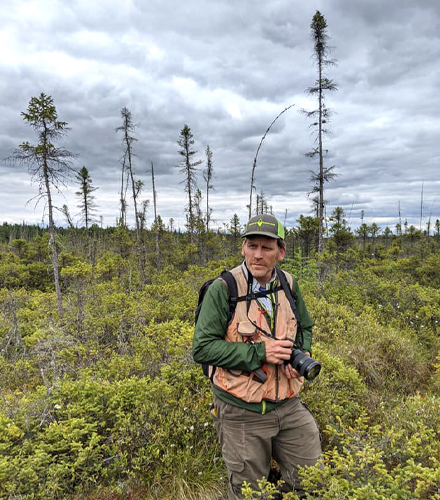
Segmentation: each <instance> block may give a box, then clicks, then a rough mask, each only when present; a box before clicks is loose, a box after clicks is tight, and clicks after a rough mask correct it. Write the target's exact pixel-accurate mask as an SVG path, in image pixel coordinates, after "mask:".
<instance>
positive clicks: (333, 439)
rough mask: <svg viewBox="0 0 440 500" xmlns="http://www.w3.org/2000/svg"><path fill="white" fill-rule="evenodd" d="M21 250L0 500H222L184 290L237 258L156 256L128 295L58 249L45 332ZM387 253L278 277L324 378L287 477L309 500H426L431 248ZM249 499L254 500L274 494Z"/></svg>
mask: <svg viewBox="0 0 440 500" xmlns="http://www.w3.org/2000/svg"><path fill="white" fill-rule="evenodd" d="M38 238H40V239H39V240H38V241H35V242H30V243H26V245H27V246H24V245H22V246H23V247H24V248H22V249H21V254H20V256H18V255H17V253H16V252H15V253H14V246H13V245H12V246H9V247H5V248H3V251H2V252H1V253H0V280H1V285H2V288H1V289H0V314H1V320H2V321H1V322H0V349H1V352H0V390H1V394H2V397H1V400H0V498H5V499H15V498H22V499H61V498H63V499H66V498H71V499H72V500H74V499H75V500H86V499H87V500H104V499H109V500H110V499H111V500H113V499H127V498H129V499H133V500H137V499H139V500H141V499H142V500H143V499H148V498H151V499H159V498H160V499H166V498H177V499H179V498H180V499H182V500H183V499H189V498H191V499H193V498H194V499H195V498H198V497H199V498H208V499H209V498H211V499H215V498H221V496H222V495H223V494H224V491H225V469H224V465H223V462H222V458H221V453H220V449H219V446H218V444H217V438H216V435H215V430H214V428H213V425H212V423H211V420H210V416H209V404H210V401H211V395H210V388H209V383H208V382H207V380H206V379H205V378H204V377H203V375H202V372H201V369H200V367H199V366H196V365H195V364H194V362H193V361H192V357H191V352H190V346H191V340H192V333H193V313H194V309H195V306H196V302H197V292H198V289H199V287H200V285H201V284H202V283H203V282H204V281H205V280H206V279H208V278H209V277H213V276H215V275H217V274H219V273H220V271H221V270H222V269H223V268H225V267H232V266H233V265H235V263H237V262H239V255H238V254H237V255H236V256H235V257H233V258H231V259H230V260H227V261H226V260H221V259H216V260H213V261H211V262H210V263H209V264H208V265H206V266H194V265H193V266H188V265H183V264H182V262H177V261H175V262H173V261H172V260H170V263H169V265H168V266H166V267H164V268H163V269H162V271H161V272H160V273H158V272H156V271H155V270H154V269H153V268H150V269H149V272H148V276H149V277H148V280H147V282H146V283H145V284H141V283H140V282H139V279H138V277H137V275H136V271H135V269H136V262H135V260H134V258H132V257H130V256H126V257H124V256H121V255H120V254H118V253H117V252H114V251H112V250H111V249H110V250H105V251H103V252H102V253H101V254H100V255H97V257H96V259H95V262H89V261H88V260H87V259H86V258H84V256H82V255H81V253H80V252H69V251H66V252H65V254H64V257H63V259H62V262H63V265H62V269H61V275H62V279H63V287H64V288H63V296H64V308H65V315H64V318H63V320H61V319H60V318H59V317H58V314H57V306H56V297H55V294H54V292H53V288H52V283H51V280H50V279H47V276H48V274H49V273H48V265H47V262H46V261H45V260H44V259H43V261H41V262H40V260H39V259H40V257H38V255H40V254H39V253H38V252H37V249H38V248H39V246H38V245H41V241H40V240H41V237H38ZM228 245H229V243H228ZM15 246H17V245H15ZM66 246H68V245H67V243H66ZM20 248H21V247H20ZM391 251H392V252H394V253H395V250H394V249H393V248H392V249H390V255H389V256H388V255H387V254H386V252H385V251H384V252H382V257H381V258H380V259H373V260H370V259H364V258H362V257H361V256H359V255H357V256H355V257H356V259H355V260H353V254H351V260H350V259H347V262H348V261H349V265H348V264H347V265H345V266H343V265H341V264H340V263H341V262H343V261H344V259H343V256H342V257H341V256H339V260H338V265H337V266H335V265H334V263H333V261H332V256H331V255H329V256H327V260H325V259H324V260H325V261H321V262H316V261H310V260H308V259H307V260H305V259H302V258H301V256H300V255H296V256H295V258H294V259H287V260H286V262H285V264H284V266H283V267H284V268H285V269H286V270H288V271H292V272H293V273H294V274H295V276H297V277H298V279H299V280H300V285H301V287H302V290H303V293H304V296H305V300H306V303H307V305H308V307H309V310H310V313H311V315H312V317H313V318H314V320H315V323H316V327H315V330H314V338H315V344H314V353H313V355H314V357H315V358H316V359H318V360H319V361H320V362H321V363H322V365H323V370H322V373H321V375H320V376H319V377H318V379H316V381H314V382H313V383H311V384H307V385H306V387H305V390H304V393H303V399H304V400H305V401H306V402H307V403H308V405H309V406H310V407H311V409H312V411H313V412H314V414H315V417H316V419H317V421H318V424H319V427H320V429H321V432H322V440H323V449H324V455H323V458H322V462H321V464H319V465H318V466H316V467H312V468H307V469H306V470H304V471H303V480H304V484H305V485H306V486H307V488H308V489H309V490H310V492H311V493H313V494H315V495H316V496H317V497H319V498H323V499H328V500H333V499H342V498H350V499H358V500H361V499H365V500H366V499H368V500H371V499H378V500H379V499H396V500H402V499H440V397H439V393H440V357H439V352H440V339H439V332H440V324H439V321H440V266H438V265H437V263H438V254H437V253H436V252H438V249H436V248H435V249H434V251H433V252H432V253H430V254H428V255H427V256H426V257H425V258H424V259H421V258H420V256H405V258H402V259H399V258H396V256H395V255H394V253H393V254H391ZM224 253H225V254H228V253H229V254H230V249H225V251H224ZM37 263H38V265H36V264H37ZM40 264H41V265H40ZM320 268H325V274H326V279H325V280H324V281H322V282H319V280H318V274H319V269H320ZM49 278H50V277H49ZM260 489H261V491H263V492H265V494H266V498H270V496H268V495H270V494H273V492H274V491H275V490H276V485H272V484H270V483H267V482H264V481H263V482H262V483H261V487H260ZM261 491H260V492H255V491H252V490H251V489H250V488H247V489H246V490H245V493H246V498H249V499H250V498H261V496H258V495H261ZM271 492H272V493H271ZM285 498H286V499H287V498H295V497H294V496H293V495H290V496H285ZM310 498H312V497H310Z"/></svg>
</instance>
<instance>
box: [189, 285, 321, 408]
mask: <svg viewBox="0 0 440 500" xmlns="http://www.w3.org/2000/svg"><path fill="white" fill-rule="evenodd" d="M278 293H283V292H278ZM294 294H295V297H296V306H297V312H298V316H299V321H300V323H301V326H302V329H303V336H304V341H303V350H304V351H308V352H310V353H311V344H312V326H313V322H312V320H311V319H310V316H309V313H308V311H307V308H306V306H305V304H304V300H303V298H302V295H301V292H300V289H299V286H298V283H297V281H296V280H295V281H294ZM228 314H229V296H228V290H227V288H226V286H225V285H224V283H223V282H222V281H221V280H215V281H214V282H213V283H212V285H211V286H210V287H209V288H208V290H207V291H206V294H205V297H204V299H203V304H202V308H201V310H200V314H199V317H198V320H197V325H196V328H195V331H194V338H193V357H194V360H195V361H196V362H197V363H201V364H207V365H212V366H219V367H222V368H228V369H230V370H242V371H247V372H252V371H254V370H256V369H257V368H260V367H261V366H262V365H263V364H264V363H265V362H266V352H265V344H264V342H257V343H255V344H248V343H244V342H226V340H225V335H226V329H227V326H228V325H227V323H228ZM212 390H213V392H214V393H215V394H216V395H217V396H218V397H219V398H220V399H222V400H223V401H225V402H227V403H230V404H233V405H235V406H240V407H243V408H247V409H250V410H253V411H258V412H261V403H245V402H244V401H242V400H240V399H238V398H236V397H234V396H232V395H231V394H228V393H225V392H224V391H221V390H220V389H218V388H216V387H214V386H213V389H212ZM270 406H271V407H272V408H274V407H275V406H276V403H268V404H267V408H266V411H269V409H271V408H270Z"/></svg>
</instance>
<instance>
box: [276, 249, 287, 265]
mask: <svg viewBox="0 0 440 500" xmlns="http://www.w3.org/2000/svg"><path fill="white" fill-rule="evenodd" d="M285 255H286V247H284V248H280V251H279V254H278V262H281V261H283V260H284V256H285Z"/></svg>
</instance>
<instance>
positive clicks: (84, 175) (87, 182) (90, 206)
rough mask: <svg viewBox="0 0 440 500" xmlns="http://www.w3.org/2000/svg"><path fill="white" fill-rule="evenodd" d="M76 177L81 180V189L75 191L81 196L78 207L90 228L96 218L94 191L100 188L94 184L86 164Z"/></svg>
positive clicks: (87, 226) (83, 219)
mask: <svg viewBox="0 0 440 500" xmlns="http://www.w3.org/2000/svg"><path fill="white" fill-rule="evenodd" d="M76 179H77V181H78V182H79V190H78V191H76V192H75V194H76V195H77V196H78V198H79V205H78V208H79V209H80V210H81V219H82V221H83V222H84V224H85V226H86V229H88V228H89V225H90V223H91V222H93V221H94V220H95V219H94V215H95V213H96V203H95V201H94V200H95V197H94V196H93V194H92V193H93V192H94V191H96V190H97V189H98V188H97V187H93V186H92V178H91V177H90V174H89V171H88V170H87V168H86V167H84V166H83V168H82V169H81V170H80V171H79V172H77V174H76Z"/></svg>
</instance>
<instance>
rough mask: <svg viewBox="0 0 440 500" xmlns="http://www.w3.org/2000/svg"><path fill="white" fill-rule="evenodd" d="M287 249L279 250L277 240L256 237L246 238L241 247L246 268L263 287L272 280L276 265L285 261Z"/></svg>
mask: <svg viewBox="0 0 440 500" xmlns="http://www.w3.org/2000/svg"><path fill="white" fill-rule="evenodd" d="M285 253H286V250H285V248H283V249H281V248H279V246H278V244H277V240H276V239H275V238H267V237H266V236H255V237H250V238H246V239H245V240H244V241H243V245H242V247H241V255H243V257H244V259H245V262H246V266H247V268H248V269H249V271H250V272H251V274H252V276H253V277H254V278H256V279H257V280H258V282H259V283H260V284H261V285H263V286H264V285H265V284H266V283H267V282H268V281H270V279H271V278H272V272H273V269H274V267H275V266H276V263H277V262H278V261H281V260H283V259H284V254H285Z"/></svg>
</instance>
